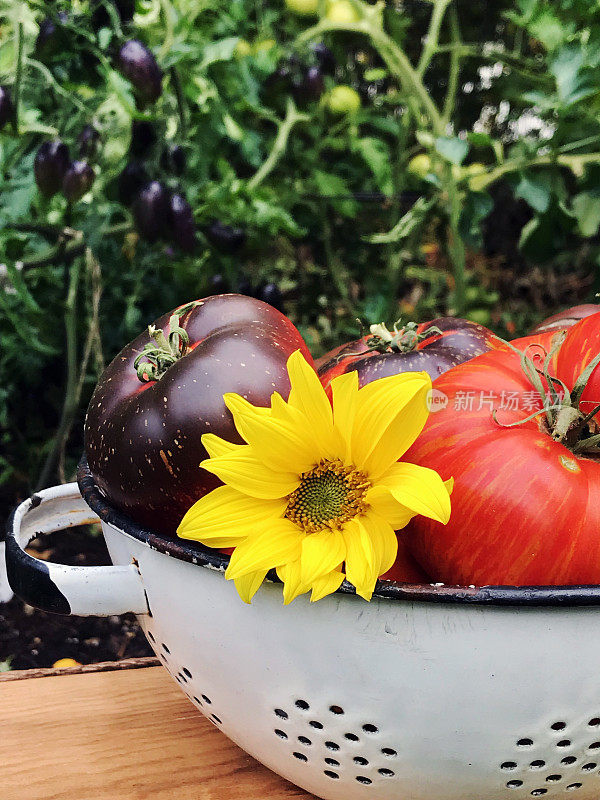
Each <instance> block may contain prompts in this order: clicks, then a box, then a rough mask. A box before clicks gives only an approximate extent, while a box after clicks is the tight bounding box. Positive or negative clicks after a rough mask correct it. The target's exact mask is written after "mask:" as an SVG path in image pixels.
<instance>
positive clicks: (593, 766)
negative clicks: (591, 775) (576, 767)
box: [581, 761, 598, 772]
mask: <svg viewBox="0 0 600 800" xmlns="http://www.w3.org/2000/svg"><path fill="white" fill-rule="evenodd" d="M597 766H598V764H595V763H594V762H593V761H590V763H589V764H584V765H583V767H582V768H581V769H582V770H583V771H584V772H591V771H592V770H593V769H596V767H597Z"/></svg>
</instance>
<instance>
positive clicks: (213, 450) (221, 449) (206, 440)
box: [202, 433, 243, 458]
mask: <svg viewBox="0 0 600 800" xmlns="http://www.w3.org/2000/svg"><path fill="white" fill-rule="evenodd" d="M202 445H203V447H204V449H205V450H206V452H207V453H208V455H209V457H210V458H216V457H217V456H224V455H226V454H227V453H235V451H236V450H237V449H238V447H242V446H243V445H239V444H232V443H231V442H228V441H226V440H225V439H221V437H220V436H217V435H216V434H214V433H205V434H203V435H202Z"/></svg>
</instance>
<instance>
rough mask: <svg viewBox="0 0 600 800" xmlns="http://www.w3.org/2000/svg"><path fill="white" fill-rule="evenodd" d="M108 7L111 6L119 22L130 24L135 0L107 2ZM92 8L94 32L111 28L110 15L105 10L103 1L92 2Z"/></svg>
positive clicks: (95, 0) (94, 0) (109, 0)
mask: <svg viewBox="0 0 600 800" xmlns="http://www.w3.org/2000/svg"><path fill="white" fill-rule="evenodd" d="M108 5H110V6H112V7H113V8H114V9H115V11H116V12H117V15H118V17H119V19H120V20H121V22H130V21H131V20H132V19H133V14H134V12H135V0H112V2H111V0H108ZM91 6H92V25H93V27H94V29H95V30H98V28H109V27H110V26H111V18H110V14H109V13H108V11H107V9H106V4H105V2H103V0H93V2H92V3H91Z"/></svg>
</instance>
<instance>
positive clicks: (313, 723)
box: [308, 719, 323, 731]
mask: <svg viewBox="0 0 600 800" xmlns="http://www.w3.org/2000/svg"><path fill="white" fill-rule="evenodd" d="M308 724H309V725H310V727H311V728H316V729H317V730H318V731H322V730H323V725H322V724H321V723H320V722H317V720H316V719H311V721H310V722H309V723H308Z"/></svg>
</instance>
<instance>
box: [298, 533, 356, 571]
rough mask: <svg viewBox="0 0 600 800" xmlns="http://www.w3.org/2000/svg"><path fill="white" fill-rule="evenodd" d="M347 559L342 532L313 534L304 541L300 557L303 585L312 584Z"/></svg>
mask: <svg viewBox="0 0 600 800" xmlns="http://www.w3.org/2000/svg"><path fill="white" fill-rule="evenodd" d="M345 557H346V545H345V543H344V537H343V536H342V534H341V532H340V531H330V530H325V531H319V533H311V534H309V535H308V536H306V537H305V538H304V540H303V541H302V555H301V557H300V563H301V573H300V577H301V580H302V582H303V583H312V582H313V581H314V580H315V579H316V578H319V577H321V575H325V574H327V573H329V572H331V571H332V570H333V569H336V568H337V567H339V566H340V564H341V563H342V561H344V559H345Z"/></svg>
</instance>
